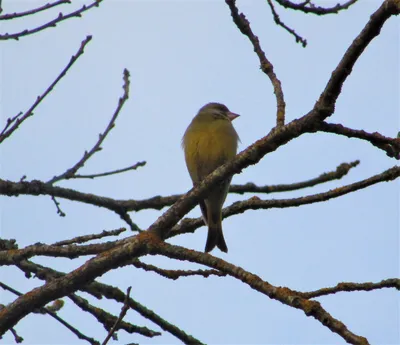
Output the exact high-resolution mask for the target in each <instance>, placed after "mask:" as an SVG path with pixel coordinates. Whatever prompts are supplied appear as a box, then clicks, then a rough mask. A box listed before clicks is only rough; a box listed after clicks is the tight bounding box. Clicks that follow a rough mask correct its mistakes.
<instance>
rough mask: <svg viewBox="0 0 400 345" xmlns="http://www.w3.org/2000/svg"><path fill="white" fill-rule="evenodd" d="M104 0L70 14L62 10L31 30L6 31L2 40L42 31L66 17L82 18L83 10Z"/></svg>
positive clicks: (96, 1) (98, 0)
mask: <svg viewBox="0 0 400 345" xmlns="http://www.w3.org/2000/svg"><path fill="white" fill-rule="evenodd" d="M102 1H103V0H95V1H93V2H92V3H91V4H90V5H83V6H82V7H81V8H80V9H78V10H76V11H74V12H71V13H68V14H63V13H61V12H60V13H59V14H58V16H57V17H56V18H54V19H53V20H50V21H49V22H47V23H45V24H43V25H40V26H38V27H36V28H34V29H30V30H28V29H25V30H23V31H20V32H16V33H12V34H8V33H6V34H4V35H0V41H1V40H9V39H14V40H19V39H20V38H21V37H24V36H28V35H32V34H35V33H37V32H40V31H42V30H45V29H48V28H51V27H56V26H57V24H58V23H60V22H62V21H64V20H66V19H69V18H73V17H77V18H80V17H82V13H83V12H86V11H88V10H90V9H91V8H93V7H98V6H99V5H100V3H101V2H102Z"/></svg>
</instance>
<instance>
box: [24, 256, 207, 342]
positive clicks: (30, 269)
mask: <svg viewBox="0 0 400 345" xmlns="http://www.w3.org/2000/svg"><path fill="white" fill-rule="evenodd" d="M18 267H19V268H20V269H21V270H22V271H23V272H25V274H26V275H30V274H31V273H34V274H35V277H37V278H39V279H42V280H45V281H51V280H53V279H56V278H60V277H63V276H65V274H64V273H61V272H58V271H55V270H53V269H51V268H48V267H43V266H40V265H38V264H34V263H32V262H28V261H24V262H20V263H19V264H18ZM81 290H82V291H85V292H87V293H89V294H91V295H92V296H94V297H96V298H99V299H100V298H102V296H104V297H105V298H107V299H110V300H114V301H116V302H119V303H124V302H125V300H126V295H125V294H124V293H123V292H122V291H121V290H120V289H118V288H116V287H113V286H110V285H107V284H103V283H98V282H93V283H90V284H87V285H85V286H84V287H83V288H82V289H81ZM128 301H129V306H130V307H131V308H132V309H133V310H135V311H136V312H137V313H139V314H140V315H141V316H143V317H144V318H146V319H148V320H150V321H151V322H153V323H155V324H156V325H158V326H159V327H160V328H161V329H163V330H164V331H166V332H169V333H170V334H172V335H173V336H175V337H176V338H177V339H179V340H181V341H182V342H183V343H185V344H193V345H202V343H201V342H200V341H199V340H197V339H196V338H194V337H193V336H191V335H189V334H187V333H186V332H184V331H183V330H181V329H179V328H178V327H176V326H175V325H173V324H171V323H169V322H168V321H166V320H165V319H163V318H162V317H161V316H160V315H158V314H156V313H155V312H154V311H152V310H151V309H148V308H146V307H145V306H144V305H142V304H140V303H139V302H137V301H135V300H134V299H132V298H129V299H128Z"/></svg>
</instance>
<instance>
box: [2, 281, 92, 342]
mask: <svg viewBox="0 0 400 345" xmlns="http://www.w3.org/2000/svg"><path fill="white" fill-rule="evenodd" d="M0 287H1V288H3V289H4V290H8V291H10V292H12V293H13V294H15V295H17V296H22V295H23V294H22V293H21V292H19V291H17V290H15V289H13V288H12V287H10V286H8V285H6V284H4V283H2V282H0ZM39 312H40V313H41V314H48V315H50V316H51V317H52V318H53V319H55V320H57V321H58V322H60V323H61V324H62V325H63V326H65V327H66V328H68V329H69V330H70V331H71V332H72V333H73V334H75V335H76V336H77V337H78V339H82V340H86V341H87V342H88V343H90V344H92V345H100V343H99V342H98V341H97V340H95V339H93V338H90V337H88V336H86V335H84V334H83V333H81V332H80V331H79V330H77V329H76V328H75V327H73V326H71V325H70V324H69V323H68V322H66V321H65V320H64V319H62V318H61V317H59V316H58V315H57V314H56V313H55V312H54V311H52V310H51V309H49V308H45V307H42V308H40V309H39Z"/></svg>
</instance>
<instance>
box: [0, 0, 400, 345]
mask: <svg viewBox="0 0 400 345" xmlns="http://www.w3.org/2000/svg"><path fill="white" fill-rule="evenodd" d="M44 3H45V2H37V1H33V0H30V1H7V0H5V1H3V3H2V6H3V9H4V13H11V12H15V11H21V10H27V9H30V8H33V7H35V6H37V5H40V4H44ZM86 3H88V2H86ZM330 3H331V4H333V3H332V2H330ZM330 3H328V2H327V1H321V2H319V4H330ZM380 3H381V1H378V0H374V1H369V0H364V1H359V3H357V4H356V5H354V6H353V7H352V8H351V9H349V10H347V11H344V12H342V13H340V14H339V15H329V16H323V17H317V16H313V15H305V14H301V13H297V12H295V11H289V10H285V9H283V8H280V7H278V5H277V11H278V13H279V15H280V18H281V20H283V21H284V22H285V23H286V24H287V25H289V26H291V27H292V28H294V29H295V30H296V31H297V33H298V34H300V35H302V36H303V37H305V38H306V39H307V41H308V46H307V48H302V46H301V45H299V44H296V43H295V40H294V38H293V37H292V36H290V35H289V34H288V33H287V32H285V31H284V30H283V29H282V28H281V27H278V26H276V25H275V24H274V22H273V18H272V15H271V12H270V9H269V7H268V4H267V3H266V2H265V1H257V0H243V1H238V2H237V5H238V7H239V9H240V11H242V12H244V13H245V15H246V17H247V18H248V20H249V21H250V23H251V26H252V29H253V31H254V33H255V34H256V35H258V37H259V39H260V43H261V45H262V47H263V49H264V51H265V53H266V55H267V57H268V58H269V59H270V61H271V62H272V64H273V65H274V68H275V72H276V74H277V76H278V78H279V79H280V80H281V82H282V87H283V92H284V95H285V100H286V104H287V114H286V120H287V121H291V120H293V119H295V118H299V117H301V116H303V115H304V114H306V113H307V112H308V111H309V110H310V109H311V108H312V107H313V105H314V103H315V101H316V100H317V98H318V97H319V95H320V93H321V92H322V90H323V88H324V86H325V85H326V82H327V80H328V79H329V77H330V75H331V73H332V71H333V70H334V68H335V67H336V65H337V64H338V62H339V61H340V59H341V57H342V56H343V54H344V52H345V51H346V49H347V47H348V46H349V44H350V43H351V42H352V41H353V39H354V38H355V37H356V36H357V35H358V33H359V32H360V31H361V30H362V28H363V27H364V26H365V24H366V23H367V21H368V20H369V17H370V15H371V14H372V13H373V12H374V11H375V10H376V9H377V8H378V7H379V6H380ZM80 4H83V2H78V1H77V2H74V4H73V5H67V6H64V7H58V8H56V9H54V10H52V11H49V12H47V13H42V14H39V15H36V16H33V17H28V18H25V19H20V20H18V21H7V22H6V21H3V22H1V23H0V31H1V32H2V33H4V32H9V33H11V32H16V31H20V30H23V29H26V28H33V27H35V26H38V25H40V24H42V23H43V22H45V21H47V20H50V19H52V18H54V17H55V16H57V15H58V12H59V11H61V10H62V11H63V12H68V11H69V10H70V9H74V8H78V7H79V6H80ZM78 5H79V6H78ZM87 35H92V36H93V39H92V41H91V42H90V43H89V45H88V46H87V47H86V49H85V54H84V55H83V56H82V57H81V58H80V59H79V60H78V61H77V62H76V64H75V65H74V66H73V68H72V69H71V70H70V71H69V72H68V74H67V75H66V76H65V78H63V80H61V82H60V83H59V84H58V85H57V86H56V88H55V89H54V90H53V92H52V93H51V94H50V95H49V96H48V97H47V98H46V99H45V101H44V102H43V103H42V104H41V105H40V106H39V107H38V108H37V110H36V111H35V114H34V116H33V117H31V118H30V119H28V120H27V121H26V122H25V123H24V124H23V125H22V126H21V128H20V129H19V130H18V131H16V132H15V133H14V134H13V135H12V137H11V138H9V139H8V140H6V141H5V142H3V144H2V145H1V146H0V155H1V156H0V158H1V159H0V164H1V166H0V168H1V178H2V179H9V180H12V181H19V179H20V178H21V177H22V176H23V175H26V176H27V180H33V179H39V180H44V181H46V180H49V179H50V178H51V177H53V176H54V175H57V174H60V173H62V172H64V171H65V170H66V169H68V168H69V167H71V166H72V165H74V164H75V163H76V162H77V161H78V160H79V159H80V158H81V157H82V155H83V152H84V151H85V150H88V149H90V148H91V147H92V146H93V145H94V143H95V142H96V140H97V138H98V134H99V133H101V132H102V131H103V130H104V128H105V127H106V126H107V124H108V122H109V119H110V118H111V116H112V114H113V112H114V110H115V108H116V106H117V104H118V98H119V97H120V96H121V95H122V72H123V69H124V68H127V69H128V70H129V71H130V74H131V90H130V98H129V100H128V102H127V103H126V105H125V106H124V108H123V110H122V112H121V114H120V116H119V118H118V120H117V123H116V127H115V128H114V129H113V130H112V132H111V133H110V135H109V137H108V138H107V139H106V141H105V143H104V144H103V150H102V151H101V152H99V153H97V154H96V155H95V156H94V157H93V158H92V159H91V160H90V161H89V162H88V163H87V164H86V165H85V167H84V168H83V169H82V170H81V171H80V173H82V174H84V173H85V174H91V173H99V172H104V171H109V170H113V169H118V168H123V167H126V166H128V165H131V164H133V163H135V162H138V161H143V160H145V161H147V165H146V166H145V167H142V168H140V169H138V170H137V171H133V172H128V173H125V174H120V175H117V176H111V177H104V178H99V179H95V180H72V181H63V182H60V183H59V184H58V185H60V186H64V187H68V188H73V189H76V190H79V191H82V192H90V193H94V194H97V195H102V196H108V197H112V198H116V199H143V198H148V197H151V196H154V195H171V194H176V193H184V192H186V191H188V190H189V189H190V188H191V181H190V178H189V175H188V173H187V170H186V167H185V164H184V159H183V153H182V150H181V146H180V143H181V138H182V135H183V133H184V131H185V129H186V127H187V126H188V124H189V123H190V121H191V119H192V117H193V116H194V115H195V114H196V112H197V111H198V109H199V108H200V107H201V106H203V105H204V104H205V103H208V102H210V101H217V102H222V103H224V104H226V105H227V106H228V107H229V108H230V109H231V110H232V111H234V112H236V113H239V114H241V117H240V118H239V119H237V120H235V123H234V125H235V128H236V130H237V132H238V133H239V136H240V138H241V144H240V146H239V151H242V150H244V149H245V148H246V147H247V146H249V145H250V144H252V143H253V142H255V141H256V140H258V139H260V138H261V137H263V136H265V135H266V134H267V133H268V132H269V131H270V129H271V128H272V127H273V126H274V125H275V113H276V102H275V97H274V94H273V89H272V86H271V83H270V81H269V79H268V78H267V77H266V75H264V74H263V73H262V72H261V70H260V69H259V62H258V58H257V56H256V55H255V53H254V52H253V48H252V46H251V44H250V43H249V41H248V39H247V38H246V37H245V36H243V35H242V34H241V33H240V31H239V30H238V29H237V27H236V26H235V25H234V23H233V22H232V19H231V16H230V12H229V9H228V7H227V6H226V4H225V3H224V2H223V1H217V0H208V1H206V0H197V1H136V0H130V1H128V0H125V1H104V2H103V3H102V4H101V6H100V7H99V8H94V9H92V10H91V11H88V12H87V13H86V14H84V15H83V17H82V18H74V19H70V20H68V21H65V22H63V23H60V24H59V25H58V26H57V27H56V28H51V29H48V30H45V31H43V32H40V33H38V34H36V35H32V36H27V37H25V38H21V39H20V40H19V41H2V43H1V51H0V53H1V56H0V58H1V64H2V68H1V80H2V87H1V107H0V111H1V123H3V124H4V123H5V121H6V119H7V118H9V117H12V116H14V115H15V114H17V113H18V112H19V111H24V110H26V109H28V108H29V106H30V105H31V104H32V103H33V102H34V100H35V99H36V97H37V96H38V95H39V94H41V93H42V92H43V91H44V90H45V89H46V88H47V86H48V85H49V84H50V83H51V82H52V81H53V80H54V78H55V77H56V76H57V75H58V74H59V73H60V71H61V70H62V69H63V68H64V66H65V65H66V64H67V63H68V62H69V59H70V57H71V56H72V55H73V54H75V52H76V51H77V49H78V47H79V45H80V42H81V41H82V40H83V39H84V38H85V37H86V36H87ZM399 91H400V90H399V26H398V18H396V17H392V18H390V19H389V20H388V21H387V22H386V24H385V25H384V27H383V30H382V32H381V35H380V36H379V37H378V38H377V39H375V40H374V41H373V42H372V43H371V44H370V45H369V46H368V47H367V49H366V50H365V52H364V54H363V55H362V56H361V57H360V59H359V61H358V62H357V63H356V65H355V67H354V69H353V72H352V74H351V75H350V77H349V78H348V80H347V81H346V83H345V85H344V87H343V89H342V93H341V95H340V97H339V99H338V102H337V105H336V110H335V113H334V115H333V116H332V117H331V118H330V119H329V121H330V122H334V123H341V124H343V125H345V126H348V127H350V128H355V129H364V130H366V131H369V132H375V131H377V132H380V133H381V134H383V135H385V136H389V137H394V136H396V135H397V132H398V131H399ZM1 127H2V126H1ZM354 160H360V162H361V163H360V165H359V166H358V167H357V168H355V169H352V170H351V171H350V173H349V174H348V175H347V176H346V177H344V178H343V179H342V180H340V181H334V182H329V183H326V184H323V185H319V186H316V187H313V188H312V189H305V190H300V191H295V192H290V193H285V194H281V195H258V196H259V197H260V198H262V199H272V198H292V197H299V196H305V195H311V194H315V193H319V192H323V191H328V190H330V189H333V188H335V187H339V186H342V185H347V184H350V183H353V182H356V181H359V180H362V179H365V178H368V177H370V176H372V175H375V174H378V173H380V172H382V171H384V170H386V169H388V168H390V167H392V166H394V165H395V164H396V161H394V160H393V159H391V158H388V157H387V156H386V155H385V153H384V152H383V151H380V150H378V149H376V148H375V147H373V146H372V145H371V144H369V143H368V142H362V141H359V140H356V139H348V138H345V137H339V136H336V135H332V134H324V133H318V134H307V135H303V136H301V137H300V138H297V139H296V140H293V141H291V142H289V143H288V144H287V145H285V146H283V147H281V148H279V149H278V150H277V151H275V152H273V153H271V154H268V155H267V156H265V157H264V158H263V159H262V160H261V162H260V163H259V164H258V165H257V166H251V167H249V168H247V169H245V170H244V171H243V172H242V173H241V174H239V175H236V176H234V178H233V183H235V184H242V183H247V182H250V181H251V182H254V183H256V184H258V185H272V184H278V183H293V182H299V181H303V180H307V179H310V178H313V177H316V176H318V175H320V174H321V173H323V172H327V171H331V170H334V169H335V168H336V167H337V166H338V165H339V164H341V163H343V162H351V161H354ZM251 196H252V194H246V195H241V196H238V195H229V196H228V199H227V201H226V203H225V206H228V205H230V204H231V203H232V202H234V201H237V200H246V199H248V198H250V197H251ZM59 202H60V203H61V208H62V210H63V211H64V212H65V213H66V214H67V216H66V217H63V218H62V217H59V216H58V215H57V213H56V208H55V206H54V204H53V202H52V201H51V199H50V198H49V197H45V196H42V197H29V196H20V197H17V198H16V197H13V198H9V197H0V209H1V213H0V217H1V223H0V225H1V237H2V238H5V239H9V238H15V239H16V240H17V243H18V244H19V246H20V248H22V247H24V246H27V245H30V244H33V243H36V242H43V243H48V244H51V243H54V242H56V241H59V240H62V239H67V238H73V237H75V236H79V235H85V234H91V233H99V232H101V231H102V230H111V229H115V228H119V227H121V226H126V225H125V224H124V223H123V221H122V220H121V219H119V217H118V216H116V215H115V214H114V213H111V212H108V211H105V210H103V209H100V208H97V207H93V206H90V205H83V204H79V203H76V202H70V201H67V200H61V199H60V200H59ZM165 210H166V209H164V210H162V211H142V212H140V213H131V217H132V219H133V221H134V222H135V223H136V224H138V225H139V226H140V227H141V228H142V229H146V228H147V227H148V226H149V225H151V224H152V223H153V222H154V221H155V220H156V219H157V218H158V217H159V216H160V215H161V214H162V213H163V212H164V211H165ZM199 215H200V210H199V209H198V208H195V209H194V210H193V211H192V212H191V213H190V214H189V216H191V217H198V216H199ZM223 228H224V234H225V239H226V242H227V244H228V247H229V254H223V253H221V252H219V251H214V252H212V254H213V255H215V256H218V257H222V258H223V259H224V260H227V261H228V262H231V263H233V264H235V265H238V266H240V267H242V268H244V269H246V270H248V271H251V272H253V273H255V274H257V275H259V276H260V277H261V278H262V279H264V280H266V281H268V282H270V283H271V284H273V285H276V286H287V287H289V288H291V289H295V290H299V291H311V290H315V289H319V288H322V287H329V286H334V285H336V284H337V283H339V282H343V281H344V282H366V281H372V282H378V281H380V280H382V279H386V278H394V277H398V276H399V182H398V181H394V182H390V183H380V184H377V185H374V186H372V187H370V188H367V189H364V190H361V191H359V192H356V193H351V194H348V195H345V196H343V197H340V198H337V199H332V200H330V201H328V202H324V203H318V204H313V205H306V206H301V207H296V208H290V209H289V208H288V209H269V210H257V211H247V212H246V213H244V214H240V215H237V216H233V217H230V218H228V219H226V220H224V222H223ZM130 235H131V233H130V232H128V231H127V232H126V233H125V234H124V235H122V236H120V238H122V237H124V236H130ZM205 240H206V228H205V227H202V228H200V229H198V230H197V231H196V233H195V234H188V235H184V236H180V237H176V238H173V239H171V240H170V241H169V242H170V243H173V244H178V245H182V246H185V247H187V248H191V249H195V250H199V251H202V250H203V248H204V244H205ZM34 261H35V262H37V263H41V264H45V265H49V266H51V267H53V268H55V269H59V270H61V271H64V272H68V271H70V270H72V269H73V268H76V267H78V266H79V265H80V264H82V263H83V262H84V261H83V260H73V261H72V260H68V259H56V260H53V259H52V260H49V259H47V258H45V257H43V258H37V259H35V260H34ZM143 261H145V262H148V263H153V264H157V265H159V266H160V267H163V268H171V269H173V268H174V269H182V268H185V269H196V268H198V266H196V265H193V264H189V263H182V262H175V261H171V260H166V259H163V258H160V257H146V258H144V259H143ZM0 279H1V281H3V282H5V283H7V284H8V285H10V286H12V287H13V288H15V289H17V290H19V291H21V292H27V291H29V290H30V289H32V288H34V287H36V286H40V285H41V284H42V282H41V281H39V280H36V279H30V280H27V279H26V278H25V277H24V275H23V274H22V273H21V272H19V271H17V270H15V269H13V268H10V267H2V268H1V269H0ZM99 281H101V282H106V283H109V284H114V285H117V286H118V287H120V288H121V289H123V290H126V288H127V287H128V286H132V293H131V296H132V297H133V298H135V299H136V300H137V301H139V302H140V303H142V304H144V305H146V306H147V307H149V308H150V309H152V310H154V311H155V312H156V313H158V314H159V315H160V316H162V317H163V318H165V319H166V320H168V321H169V322H171V323H174V324H176V325H177V326H178V327H180V328H181V329H183V330H184V331H185V332H187V333H189V334H191V335H193V336H194V337H196V338H198V339H199V340H201V341H203V342H205V343H210V344H343V343H344V341H343V340H342V339H341V338H340V337H339V336H337V335H336V334H333V333H332V332H331V331H330V330H329V329H327V328H326V327H323V326H321V324H320V323H319V322H318V321H316V320H314V319H312V318H309V317H306V316H305V315H304V313H303V312H302V311H300V310H295V309H293V308H290V307H288V306H285V305H282V304H281V303H279V302H277V301H274V300H270V299H269V298H267V297H266V296H265V295H261V294H259V293H257V292H255V291H254V290H251V289H250V288H249V287H248V286H245V285H244V284H243V283H241V282H239V281H237V280H235V279H233V278H229V277H225V278H219V277H210V278H207V279H205V278H201V277H189V278H181V279H179V280H178V281H170V280H167V279H165V278H162V277H159V276H157V275H155V274H154V273H151V272H142V271H139V270H137V269H135V268H133V267H126V268H123V269H118V270H117V271H114V272H110V273H107V274H105V275H104V276H102V277H101V278H99ZM81 295H82V296H84V297H85V298H88V299H89V300H90V301H92V302H93V304H95V305H97V306H100V307H103V308H106V309H107V310H108V311H110V312H112V313H114V314H116V315H118V314H119V311H120V308H121V306H120V305H117V304H116V303H112V302H110V301H97V300H93V299H91V298H90V296H88V295H86V294H81ZM13 299H14V296H12V295H11V294H10V293H8V292H4V291H1V292H0V301H1V303H3V304H6V303H9V302H11V301H12V300H13ZM318 301H320V302H321V304H322V306H323V307H324V308H325V309H326V310H327V311H328V312H329V313H330V314H331V315H332V316H333V317H335V318H337V319H339V320H341V321H342V322H344V323H345V324H346V325H347V327H348V328H349V329H350V330H351V331H353V332H354V333H356V334H358V335H362V336H365V337H366V338H367V339H368V340H369V341H370V343H371V344H398V343H400V336H399V324H400V317H399V297H398V293H396V292H395V291H394V290H393V289H386V290H380V291H372V292H351V293H344V292H343V293H338V294H336V295H332V296H326V297H321V298H318ZM65 302H66V304H65V307H64V308H63V309H62V310H61V311H60V313H59V314H60V316H61V317H63V318H65V319H66V320H67V321H69V322H71V324H73V325H75V326H77V327H79V329H80V330H81V331H82V332H83V333H85V334H86V335H88V336H91V337H94V338H96V339H98V340H100V341H102V340H103V339H104V338H105V336H106V332H105V331H104V329H103V328H102V326H101V325H99V324H98V323H97V322H96V320H94V319H93V318H92V316H90V315H86V314H84V313H83V312H81V311H80V310H79V309H78V308H77V307H75V305H74V304H73V303H72V302H71V301H69V300H68V299H65ZM126 321H129V322H132V323H134V324H138V325H146V326H148V327H150V328H152V329H155V330H159V329H158V328H157V327H156V326H154V325H152V324H151V323H150V322H148V321H146V320H144V319H143V318H142V317H141V316H140V315H138V314H137V313H136V312H135V311H132V310H131V311H129V312H128V314H127V316H126ZM16 330H17V332H18V333H19V335H20V336H22V337H23V338H25V344H77V343H81V342H80V341H79V340H78V339H77V338H76V337H75V335H73V334H71V333H70V332H69V331H68V330H67V329H66V328H64V327H63V326H61V325H60V324H58V323H57V322H56V321H54V320H53V319H51V318H50V317H48V316H41V315H30V316H28V317H26V318H25V319H23V320H21V321H20V322H19V323H18V325H17V326H16ZM118 337H119V343H121V344H126V343H129V342H137V343H141V344H171V343H179V341H178V340H177V339H176V338H174V337H172V336H171V335H169V334H168V333H166V332H163V335H162V336H161V337H155V338H152V339H146V338H143V337H142V336H140V335H130V334H126V333H125V332H123V331H120V332H118ZM13 342H14V340H13V337H12V335H11V334H10V333H7V334H6V335H5V336H4V337H3V339H2V343H4V344H8V343H13ZM111 343H117V342H111Z"/></svg>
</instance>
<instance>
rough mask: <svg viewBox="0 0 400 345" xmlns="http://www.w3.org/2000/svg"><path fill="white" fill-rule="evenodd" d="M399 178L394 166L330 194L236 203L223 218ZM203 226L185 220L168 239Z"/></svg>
mask: <svg viewBox="0 0 400 345" xmlns="http://www.w3.org/2000/svg"><path fill="white" fill-rule="evenodd" d="M398 177H400V167H398V166H394V167H393V168H390V169H388V170H385V171H384V172H382V173H380V174H377V175H374V176H372V177H370V178H367V179H365V180H361V181H359V182H355V183H352V184H349V185H345V186H342V187H338V188H335V189H332V190H330V191H328V192H323V193H318V194H313V195H308V196H303V197H300V198H292V199H268V200H261V199H260V198H258V197H256V196H254V197H252V198H250V199H248V200H245V201H237V202H234V203H233V204H232V205H230V206H228V207H226V208H224V209H223V210H222V218H228V217H230V216H233V215H237V214H240V213H243V212H245V211H248V210H259V209H264V210H266V209H270V208H286V207H298V206H302V205H308V204H313V203H316V202H324V201H327V200H330V199H333V198H338V197H340V196H343V195H345V194H348V193H352V192H355V191H357V190H360V189H364V188H367V187H369V186H372V185H374V184H376V183H380V182H388V181H392V180H394V179H397V178H398ZM203 225H204V221H203V218H201V217H200V218H195V219H190V218H185V219H183V220H182V221H181V222H180V223H179V224H177V225H175V226H174V227H173V228H172V229H171V232H170V233H169V235H168V237H173V236H177V235H180V234H183V233H192V232H194V231H195V230H196V229H197V228H199V227H201V226H203Z"/></svg>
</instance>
